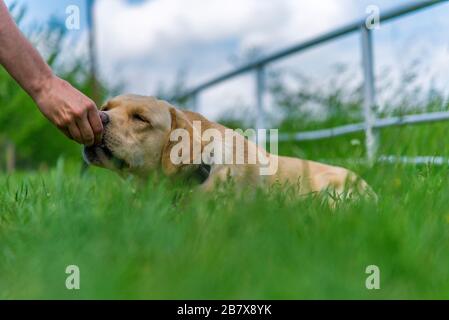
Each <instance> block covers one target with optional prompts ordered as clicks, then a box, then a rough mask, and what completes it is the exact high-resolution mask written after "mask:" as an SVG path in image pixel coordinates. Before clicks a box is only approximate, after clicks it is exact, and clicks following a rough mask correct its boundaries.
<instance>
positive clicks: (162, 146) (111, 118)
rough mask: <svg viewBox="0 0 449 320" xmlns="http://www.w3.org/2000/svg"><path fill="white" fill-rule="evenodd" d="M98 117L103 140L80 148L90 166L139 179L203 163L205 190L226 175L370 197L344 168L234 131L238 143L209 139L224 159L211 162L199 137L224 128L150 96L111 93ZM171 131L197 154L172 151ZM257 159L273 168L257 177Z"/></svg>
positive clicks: (244, 181) (301, 191)
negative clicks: (276, 151)
mask: <svg viewBox="0 0 449 320" xmlns="http://www.w3.org/2000/svg"><path fill="white" fill-rule="evenodd" d="M100 115H101V117H102V120H103V124H104V127H105V130H104V136H103V141H104V143H103V145H101V146H95V147H89V148H85V151H84V156H85V159H86V161H87V162H89V163H90V164H93V165H97V166H100V167H104V168H108V169H111V170H114V171H118V172H119V173H122V174H123V173H125V174H135V175H138V176H141V177H145V176H147V175H148V174H149V173H151V172H154V171H162V172H163V173H164V174H165V175H167V176H172V177H176V176H178V175H184V176H185V175H190V174H194V173H196V172H198V170H201V169H203V171H204V168H203V164H204V162H207V163H208V164H209V165H208V171H209V172H207V173H206V177H205V179H204V181H203V183H202V184H201V186H200V188H201V189H202V190H205V191H212V190H214V189H215V188H216V187H217V185H219V184H220V183H221V182H224V181H226V180H228V179H230V178H231V179H232V180H233V181H234V182H235V185H237V186H250V187H252V186H254V187H257V186H267V187H268V186H272V185H275V184H279V185H281V186H282V185H293V186H295V187H297V188H296V190H297V193H298V195H305V194H310V193H319V192H323V191H329V192H331V193H333V194H334V195H337V196H345V197H346V196H351V195H354V194H359V195H362V196H363V195H370V196H371V195H374V193H373V192H372V191H371V188H370V187H369V186H368V184H367V183H366V182H365V181H363V180H362V179H360V178H358V177H357V176H356V175H355V174H354V173H352V172H351V171H349V170H347V169H344V168H340V167H334V166H329V165H325V164H321V163H317V162H313V161H306V160H301V159H297V158H291V157H282V156H277V155H272V154H269V153H268V152H266V151H265V150H264V149H262V148H259V147H258V146H257V145H256V144H255V143H253V142H251V141H249V140H247V139H243V136H241V135H240V134H239V133H236V132H234V131H233V132H232V139H235V140H237V139H239V138H241V140H240V141H243V143H241V144H237V143H234V144H231V145H230V144H229V141H219V140H220V139H218V140H217V139H216V138H214V141H213V143H212V145H214V146H215V149H214V152H217V150H218V149H220V150H223V156H222V158H223V159H222V160H224V161H221V162H220V161H216V159H215V160H213V161H211V160H212V159H211V157H212V156H211V153H210V152H205V150H206V148H208V144H210V139H206V140H207V141H205V140H204V139H203V135H204V134H206V133H207V132H208V130H209V131H210V129H215V130H216V131H217V132H219V133H220V134H221V136H222V137H225V136H226V132H228V133H229V129H228V130H227V128H225V127H224V126H222V125H220V124H217V123H214V122H211V121H209V120H207V119H206V118H204V117H203V116H201V115H200V114H198V113H195V112H190V111H181V110H179V109H176V108H175V107H173V106H171V105H170V104H168V103H167V102H164V101H161V100H157V99H155V98H152V97H143V96H135V95H126V96H119V97H116V98H114V99H112V100H110V101H109V102H108V103H107V104H106V105H105V106H104V107H103V108H102V111H101V114H100ZM195 123H197V124H199V125H200V128H199V129H198V128H195V125H194V124H195ZM177 129H181V130H184V131H185V132H187V133H188V134H189V139H190V141H189V145H190V143H191V144H192V145H194V144H195V143H197V145H198V146H199V148H198V150H197V151H199V152H195V150H193V148H194V147H193V148H192V147H191V146H189V147H188V148H189V149H188V150H189V152H173V148H175V147H176V143H177V142H178V141H172V139H170V136H171V135H172V133H173V132H174V130H177ZM232 141H234V140H232ZM218 142H220V144H218ZM209 147H210V145H209ZM184 151H185V150H184ZM226 151H232V152H226ZM238 154H240V155H242V158H243V160H244V161H243V163H241V162H237V161H236V159H237V156H236V155H238ZM212 155H213V152H212ZM174 156H179V158H180V159H182V162H181V163H179V161H178V162H176V161H173V157H174ZM261 158H262V159H265V160H267V161H268V163H269V164H270V165H271V164H273V163H276V164H277V170H275V172H272V174H268V175H262V174H261V169H263V168H264V167H266V166H267V163H265V162H262V161H261ZM251 159H255V160H254V161H250V160H251ZM236 162H237V163H236Z"/></svg>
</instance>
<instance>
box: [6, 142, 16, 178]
mask: <svg viewBox="0 0 449 320" xmlns="http://www.w3.org/2000/svg"><path fill="white" fill-rule="evenodd" d="M5 155H6V159H5V160H6V173H13V172H14V170H15V169H16V149H15V147H14V144H13V143H10V142H8V143H7V144H6V152H5Z"/></svg>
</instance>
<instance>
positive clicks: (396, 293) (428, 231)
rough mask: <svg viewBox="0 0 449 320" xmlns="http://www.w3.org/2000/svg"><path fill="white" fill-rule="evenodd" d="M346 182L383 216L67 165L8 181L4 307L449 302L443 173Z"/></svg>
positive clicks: (1, 202)
mask: <svg viewBox="0 0 449 320" xmlns="http://www.w3.org/2000/svg"><path fill="white" fill-rule="evenodd" d="M352 168H353V169H354V170H356V171H357V172H359V173H360V174H361V175H362V176H363V177H364V178H365V179H366V180H367V181H368V182H369V183H370V184H371V185H372V186H373V188H374V189H375V190H376V192H377V193H378V194H379V197H380V200H379V203H378V204H377V205H373V204H372V203H368V202H361V203H356V204H341V205H339V206H338V207H337V208H336V209H335V210H331V209H329V208H328V207H326V206H323V205H321V204H320V203H318V201H316V200H314V199H305V200H304V199H303V200H297V201H291V200H288V199H286V198H287V196H286V194H285V193H282V192H279V191H275V190H272V191H271V192H268V193H267V192H264V191H259V192H257V193H256V194H254V195H251V196H249V195H247V196H244V197H239V196H237V195H234V194H233V193H232V192H228V193H223V194H219V195H216V196H213V197H205V196H198V195H196V194H194V193H190V192H189V189H188V188H187V187H185V186H176V185H173V183H172V182H170V181H159V182H156V181H148V182H146V183H144V184H142V183H139V182H137V181H134V180H132V179H130V180H123V179H121V178H119V177H118V176H116V175H114V174H112V173H109V172H106V171H103V170H101V169H91V170H90V171H89V172H88V173H87V174H86V175H84V176H82V177H80V175H79V172H78V171H79V170H78V167H77V166H73V165H70V164H64V162H63V161H59V162H58V165H57V166H56V167H55V168H54V169H51V170H50V171H48V172H35V173H16V174H14V175H11V176H5V175H3V176H0V298H2V299H4V298H6V299H14V298H25V299H29V298H39V299H48V298H62V299H74V298H83V299H84V298H107V299H109V298H111V299H116V298H125V299H130V298H137V299H147V298H149V299H153V298H156V299H162V298H173V299H259V298H264V299H265V298H267V299H310V298H326V299H327V298H332V299H336V298H351V299H355V298H368V299H377V298H387V299H390V298H401V299H402V298H449V268H448V266H449V208H448V205H447V199H448V195H449V181H448V179H447V170H448V168H447V167H441V166H440V167H433V166H421V167H414V166H401V165H376V166H374V167H372V168H368V167H363V166H358V167H352ZM68 265H77V266H78V267H79V269H80V280H81V282H80V286H81V287H80V290H68V289H66V287H65V281H66V277H67V276H68V275H67V274H66V273H65V269H66V267H67V266H68ZM369 265H377V266H378V267H379V268H380V274H381V281H380V287H381V288H380V289H379V290H367V289H366V287H365V280H366V278H367V276H368V275H367V274H366V273H365V269H366V267H367V266H369Z"/></svg>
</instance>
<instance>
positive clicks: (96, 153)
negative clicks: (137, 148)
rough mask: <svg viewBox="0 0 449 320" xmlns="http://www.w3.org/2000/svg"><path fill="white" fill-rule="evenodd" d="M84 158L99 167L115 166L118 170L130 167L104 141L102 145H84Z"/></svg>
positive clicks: (88, 162)
mask: <svg viewBox="0 0 449 320" xmlns="http://www.w3.org/2000/svg"><path fill="white" fill-rule="evenodd" d="M83 155H84V160H85V161H86V162H87V164H90V165H95V166H99V167H111V166H112V167H113V168H115V169H118V170H123V169H126V168H129V167H130V166H129V164H128V163H127V162H126V161H125V160H123V159H120V158H119V157H117V156H116V155H114V153H113V152H112V151H111V149H109V148H108V147H107V146H106V144H105V143H104V142H103V143H102V144H101V145H96V146H91V147H87V146H86V147H84V152H83Z"/></svg>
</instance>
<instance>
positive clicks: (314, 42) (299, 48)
mask: <svg viewBox="0 0 449 320" xmlns="http://www.w3.org/2000/svg"><path fill="white" fill-rule="evenodd" d="M447 1H448V0H431V1H413V2H411V3H409V4H407V5H404V6H401V7H399V8H395V9H392V10H390V11H386V12H384V13H382V14H380V17H379V22H380V23H383V22H387V21H390V20H393V19H395V18H398V17H402V16H404V15H406V14H410V13H413V12H416V11H418V10H421V9H425V8H428V7H431V6H434V5H437V4H441V3H444V2H447ZM354 32H359V33H360V36H361V42H360V44H361V52H362V67H363V79H364V84H363V87H364V91H363V92H364V93H363V94H364V103H363V115H364V122H362V123H356V124H350V125H344V126H339V127H334V128H328V129H323V130H316V131H308V132H297V133H292V134H280V135H279V136H280V140H282V141H287V140H290V141H304V140H318V139H325V138H331V137H336V136H341V135H345V134H350V133H354V132H361V131H364V132H365V146H366V155H367V159H368V161H369V162H370V163H371V162H372V161H374V160H375V159H376V157H377V149H378V145H379V141H378V140H379V139H378V134H377V132H376V131H377V130H378V129H380V128H386V127H391V126H400V125H408V124H418V123H425V122H435V121H444V120H449V112H434V113H423V114H419V115H410V116H404V117H394V118H383V119H376V116H375V112H374V108H375V107H376V91H375V75H374V53H373V39H372V32H373V31H372V30H371V28H369V26H367V19H366V18H363V19H360V20H358V21H356V22H353V23H351V24H348V25H346V26H343V27H340V28H338V29H335V30H332V31H330V32H328V33H325V34H323V35H321V36H318V37H316V38H313V39H311V40H308V41H305V42H301V43H298V44H295V45H293V46H291V47H288V48H286V49H284V50H280V51H278V52H275V53H273V54H271V55H268V56H266V57H263V58H261V59H259V60H256V61H253V62H251V63H248V64H246V65H243V66H241V67H239V68H236V69H234V70H231V71H229V72H226V73H224V74H222V75H219V76H217V77H215V78H213V79H211V80H209V81H206V82H204V83H202V84H200V85H198V86H196V87H194V88H192V89H190V90H188V91H186V92H185V93H183V94H181V95H178V96H177V97H174V100H175V99H186V98H188V99H189V101H190V103H189V105H190V107H191V108H192V109H193V110H197V109H198V96H199V94H201V93H202V92H203V91H204V90H206V89H209V88H210V87H212V86H215V85H217V84H220V83H222V82H225V81H227V80H230V79H232V78H234V77H236V76H239V75H241V74H244V73H247V72H251V71H255V81H256V92H255V94H256V97H255V98H256V99H255V101H256V109H257V113H256V126H257V128H265V127H266V114H265V107H264V95H265V90H266V88H265V87H266V86H265V69H266V66H267V65H268V64H270V63H272V62H274V61H277V60H280V59H282V58H285V57H287V56H290V55H293V54H296V53H301V52H303V51H304V50H307V49H310V48H312V47H315V46H318V45H320V44H323V43H326V42H328V41H331V40H334V39H337V38H340V37H342V36H345V35H347V34H350V33H354Z"/></svg>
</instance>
